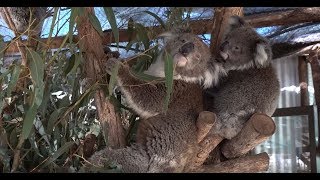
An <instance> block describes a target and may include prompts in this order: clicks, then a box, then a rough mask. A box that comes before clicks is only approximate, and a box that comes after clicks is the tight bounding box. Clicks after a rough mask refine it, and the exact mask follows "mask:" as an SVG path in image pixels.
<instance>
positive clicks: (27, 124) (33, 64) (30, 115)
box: [22, 49, 44, 139]
mask: <svg viewBox="0 0 320 180" xmlns="http://www.w3.org/2000/svg"><path fill="white" fill-rule="evenodd" d="M28 57H29V62H30V63H29V64H30V72H31V77H32V80H33V85H34V92H33V93H32V94H31V95H32V97H33V98H32V102H31V105H30V107H29V109H28V110H27V112H26V115H25V118H24V120H23V127H22V138H23V139H27V138H28V136H29V134H30V132H31V129H32V126H33V122H34V120H35V118H36V115H37V110H38V107H39V106H40V105H41V103H42V99H43V92H44V83H43V76H44V60H43V59H42V58H41V57H40V55H39V54H37V53H36V52H35V51H33V50H32V49H28Z"/></svg>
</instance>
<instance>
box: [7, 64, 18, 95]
mask: <svg viewBox="0 0 320 180" xmlns="http://www.w3.org/2000/svg"><path fill="white" fill-rule="evenodd" d="M20 72H21V66H20V65H15V66H14V67H13V71H12V75H11V79H10V81H9V84H8V88H7V97H11V92H12V90H13V88H14V87H15V85H16V84H17V81H18V79H19V75H20Z"/></svg>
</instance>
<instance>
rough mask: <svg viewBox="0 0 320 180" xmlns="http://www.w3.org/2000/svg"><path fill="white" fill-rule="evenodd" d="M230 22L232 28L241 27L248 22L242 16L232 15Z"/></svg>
mask: <svg viewBox="0 0 320 180" xmlns="http://www.w3.org/2000/svg"><path fill="white" fill-rule="evenodd" d="M228 23H229V26H230V27H231V28H237V27H241V26H244V25H245V24H246V22H245V21H244V20H243V19H242V18H241V17H240V16H231V17H230V18H229V22H228Z"/></svg>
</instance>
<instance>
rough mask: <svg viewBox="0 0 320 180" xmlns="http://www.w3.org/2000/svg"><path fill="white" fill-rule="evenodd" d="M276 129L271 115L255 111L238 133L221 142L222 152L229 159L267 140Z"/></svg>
mask: <svg viewBox="0 0 320 180" xmlns="http://www.w3.org/2000/svg"><path fill="white" fill-rule="evenodd" d="M275 130H276V125H275V124H274V122H273V120H272V118H271V117H269V116H267V115H265V114H261V113H256V114H254V115H252V117H251V118H250V119H249V120H248V121H247V122H246V124H245V126H244V127H243V128H242V130H241V131H240V133H239V134H237V136H235V137H234V138H232V139H231V140H227V141H226V142H225V143H223V144H222V147H221V152H222V154H223V155H224V156H225V157H226V158H228V159H230V158H235V157H240V156H242V155H244V154H246V153H247V152H249V151H250V150H252V149H253V148H254V147H256V146H257V145H259V144H260V143H262V142H264V141H265V140H267V139H268V138H269V137H270V136H272V135H273V133H274V132H275Z"/></svg>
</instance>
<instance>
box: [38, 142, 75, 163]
mask: <svg viewBox="0 0 320 180" xmlns="http://www.w3.org/2000/svg"><path fill="white" fill-rule="evenodd" d="M73 144H74V142H73V141H72V142H66V143H65V144H64V145H63V146H62V147H60V148H59V149H58V150H57V151H56V152H55V153H54V154H53V155H52V156H51V157H50V158H49V159H48V160H47V161H46V162H45V163H44V164H42V165H41V166H40V167H39V168H40V169H42V168H44V167H46V166H48V165H49V164H51V163H52V162H54V161H55V160H56V159H58V158H59V157H60V156H61V155H62V154H63V153H66V152H67V151H68V150H69V149H70V148H71V147H72V145H73Z"/></svg>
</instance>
